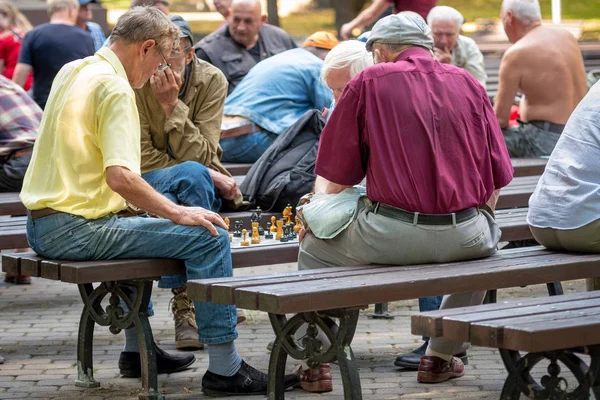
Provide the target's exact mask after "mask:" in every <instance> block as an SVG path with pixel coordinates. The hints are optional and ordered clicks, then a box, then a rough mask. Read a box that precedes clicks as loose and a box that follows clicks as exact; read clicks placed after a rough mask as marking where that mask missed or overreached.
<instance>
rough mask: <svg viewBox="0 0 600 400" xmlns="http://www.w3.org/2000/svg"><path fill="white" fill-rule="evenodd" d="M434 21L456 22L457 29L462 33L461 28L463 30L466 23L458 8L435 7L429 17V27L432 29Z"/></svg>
mask: <svg viewBox="0 0 600 400" xmlns="http://www.w3.org/2000/svg"><path fill="white" fill-rule="evenodd" d="M434 21H454V22H456V27H457V28H458V30H459V31H460V28H462V26H463V24H464V23H465V18H464V17H463V16H462V14H461V13H460V12H459V11H458V10H457V9H456V8H452V7H448V6H436V7H433V8H432V9H431V11H429V14H428V15H427V25H429V27H430V28H431V26H432V24H433V22H434Z"/></svg>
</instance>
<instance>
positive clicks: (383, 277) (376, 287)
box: [213, 255, 600, 314]
mask: <svg viewBox="0 0 600 400" xmlns="http://www.w3.org/2000/svg"><path fill="white" fill-rule="evenodd" d="M599 262H600V256H596V255H589V256H576V255H567V256H565V257H563V256H562V255H550V256H548V257H544V256H540V257H530V258H528V260H527V261H523V260H515V261H514V262H508V263H507V262H506V261H504V262H502V261H500V262H498V261H497V260H496V261H495V260H493V259H487V260H485V261H483V262H480V263H479V264H471V265H470V266H465V265H464V264H458V265H455V266H448V267H444V268H442V267H429V268H427V269H426V270H425V269H418V270H417V272H416V273H415V271H412V273H411V271H410V270H409V269H407V268H405V269H404V270H402V269H399V270H398V271H396V272H390V273H386V274H375V273H371V276H369V277H368V278H367V277H363V279H345V278H342V279H339V280H338V282H335V284H333V282H322V281H318V280H317V281H313V282H311V283H310V286H309V287H310V292H308V291H307V285H306V284H302V285H294V284H284V285H267V286H259V287H254V288H253V287H250V288H244V289H241V290H240V294H238V295H237V297H238V298H241V296H242V295H241V293H243V292H247V293H250V294H252V293H253V294H254V296H258V305H259V309H260V310H262V311H268V312H274V313H279V314H284V313H292V312H302V311H317V310H321V309H323V308H324V307H327V308H331V309H334V308H344V307H352V306H361V305H363V304H373V303H382V302H388V301H397V300H405V299H413V298H419V297H426V296H436V295H441V294H450V293H461V292H469V291H475V290H488V289H491V288H496V289H499V288H506V287H514V286H523V285H532V284H538V283H547V282H556V281H563V280H571V279H581V278H587V277H596V276H599V275H600V269H599V268H598V263H599ZM507 264H508V265H507ZM213 290H216V289H215V288H213ZM238 305H240V307H241V308H246V307H247V306H248V307H249V308H251V307H254V306H255V305H256V301H252V302H250V303H248V304H247V303H241V304H238Z"/></svg>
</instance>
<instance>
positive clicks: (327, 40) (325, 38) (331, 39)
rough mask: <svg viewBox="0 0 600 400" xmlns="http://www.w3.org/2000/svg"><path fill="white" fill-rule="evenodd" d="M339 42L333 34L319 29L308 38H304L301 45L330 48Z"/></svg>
mask: <svg viewBox="0 0 600 400" xmlns="http://www.w3.org/2000/svg"><path fill="white" fill-rule="evenodd" d="M339 43H340V42H339V40H337V38H336V37H335V35H334V34H332V33H329V32H324V31H320V32H315V33H313V34H312V35H310V36H309V37H308V39H306V40H305V41H304V43H302V47H308V46H313V47H318V48H320V49H327V50H331V49H333V48H334V47H335V46H337V45H338V44H339Z"/></svg>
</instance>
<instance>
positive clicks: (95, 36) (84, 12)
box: [76, 0, 106, 51]
mask: <svg viewBox="0 0 600 400" xmlns="http://www.w3.org/2000/svg"><path fill="white" fill-rule="evenodd" d="M95 2H96V0H79V14H78V15H77V24H76V25H77V26H78V27H80V28H81V29H83V30H85V31H87V33H89V34H90V36H91V37H92V40H93V41H94V49H95V50H96V51H98V50H100V49H101V48H102V45H103V44H104V41H105V40H106V36H105V35H104V31H103V30H102V27H101V26H100V25H99V24H97V23H95V22H93V21H92V19H93V18H94V15H93V14H92V9H91V8H90V4H92V3H95Z"/></svg>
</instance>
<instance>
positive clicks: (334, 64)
mask: <svg viewBox="0 0 600 400" xmlns="http://www.w3.org/2000/svg"><path fill="white" fill-rule="evenodd" d="M371 65H373V56H372V55H371V53H370V52H368V51H367V49H366V47H365V44H364V43H363V42H360V41H358V40H346V41H345V42H341V43H340V44H338V45H337V46H335V47H334V48H333V49H332V50H331V51H330V52H329V53H328V54H327V56H326V57H325V61H324V63H323V67H322V68H321V80H322V81H323V82H325V80H326V79H327V75H328V74H329V71H330V70H332V69H345V68H348V69H349V72H350V78H354V76H355V75H357V74H358V73H359V72H360V71H362V70H363V69H365V68H367V67H370V66H371Z"/></svg>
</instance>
